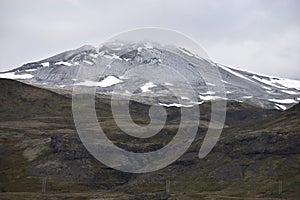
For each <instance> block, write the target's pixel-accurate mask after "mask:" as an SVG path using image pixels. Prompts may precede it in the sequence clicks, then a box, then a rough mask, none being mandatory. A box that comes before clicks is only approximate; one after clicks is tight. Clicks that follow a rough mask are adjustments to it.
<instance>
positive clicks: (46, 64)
mask: <svg viewBox="0 0 300 200" xmlns="http://www.w3.org/2000/svg"><path fill="white" fill-rule="evenodd" d="M41 65H42V66H43V67H49V62H44V63H41Z"/></svg>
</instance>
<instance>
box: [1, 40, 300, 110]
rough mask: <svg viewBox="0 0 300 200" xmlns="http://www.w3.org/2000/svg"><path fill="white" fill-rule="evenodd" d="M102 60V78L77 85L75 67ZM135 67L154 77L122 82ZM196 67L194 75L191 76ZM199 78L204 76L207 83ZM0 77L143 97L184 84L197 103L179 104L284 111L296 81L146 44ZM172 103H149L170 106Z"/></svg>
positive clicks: (93, 51) (79, 54) (85, 50)
mask: <svg viewBox="0 0 300 200" xmlns="http://www.w3.org/2000/svg"><path fill="white" fill-rule="evenodd" d="M105 59H108V60H110V64H109V65H107V68H106V70H105V71H104V73H103V74H101V75H100V76H99V77H96V80H82V79H80V77H78V70H79V69H80V66H83V65H84V66H87V67H86V68H85V70H87V71H89V70H91V72H90V73H91V74H93V70H94V69H95V68H96V66H97V65H96V64H95V63H97V62H101V61H102V60H105ZM140 65H144V66H145V65H147V66H148V68H147V70H148V71H149V70H156V72H155V74H154V75H152V76H151V77H154V78H152V79H150V80H149V79H147V78H148V77H147V76H148V74H147V73H144V74H134V75H131V76H129V78H128V77H126V73H129V72H130V71H131V70H132V69H134V68H136V67H137V66H140ZM163 66H170V67H171V68H170V69H171V70H174V71H176V72H178V73H179V74H180V75H182V76H183V77H185V78H186V80H187V83H184V82H182V81H180V80H179V79H178V76H176V75H174V74H173V73H170V74H168V73H166V72H165V71H161V69H162V68H163ZM196 68H197V69H199V70H198V71H197V70H196ZM215 69H216V70H218V71H219V73H220V76H221V79H222V84H224V87H225V91H224V94H219V93H218V92H216V91H215V90H214V88H216V87H218V86H216V85H219V84H216V83H215V82H214V79H215V77H214V75H213V71H214V70H215ZM145 70H146V69H145ZM147 70H146V71H147ZM171 70H170V71H171ZM199 71H200V73H199ZM86 73H87V74H88V73H89V72H86ZM202 76H206V78H207V79H205V78H204V77H202ZM1 77H2V78H12V79H16V80H20V81H23V82H26V83H29V84H32V85H37V86H45V87H52V88H56V89H59V88H61V89H71V88H72V87H73V85H74V84H75V85H81V86H86V87H94V86H95V87H97V89H98V91H99V92H111V91H112V90H113V89H114V87H115V86H118V87H120V88H121V90H122V91H123V92H122V93H128V94H132V93H134V94H141V95H146V96H151V95H152V96H153V95H155V96H170V95H169V93H168V92H167V90H166V88H172V87H177V88H178V87H181V86H183V85H185V84H190V85H191V86H192V88H193V90H194V91H195V92H196V95H197V102H193V101H192V100H191V99H189V98H187V97H184V96H183V97H181V98H182V100H183V101H184V105H194V104H195V103H196V104H197V103H198V104H199V103H202V102H204V101H210V100H215V99H221V98H228V99H229V100H235V101H239V102H246V103H248V104H251V105H254V106H257V107H262V108H267V109H278V110H286V109H288V108H290V107H292V106H293V105H295V104H297V103H298V102H299V101H300V81H297V80H289V79H283V78H277V77H269V76H264V75H259V74H255V73H251V72H247V71H243V70H240V69H237V68H232V67H228V66H224V65H221V64H218V63H215V62H213V61H211V60H208V59H204V58H200V57H198V56H197V55H195V54H193V53H191V52H189V51H188V50H187V49H184V48H181V47H175V46H160V45H158V44H154V43H149V42H148V43H147V42H145V43H122V42H110V43H106V44H104V45H103V46H101V47H97V48H96V47H92V46H83V47H81V48H79V49H76V50H70V51H66V52H63V53H61V54H58V55H55V56H52V57H50V58H47V59H44V60H41V61H37V62H32V63H27V64H24V65H22V66H21V67H18V68H16V69H13V70H11V71H8V72H3V73H0V78H1ZM159 80H167V81H165V82H161V81H159ZM208 80H209V81H208ZM133 86H138V88H136V90H134V91H130V89H132V88H131V87H133ZM172 101H173V100H170V101H169V102H155V103H165V104H172V103H176V102H172ZM177 103H178V102H177Z"/></svg>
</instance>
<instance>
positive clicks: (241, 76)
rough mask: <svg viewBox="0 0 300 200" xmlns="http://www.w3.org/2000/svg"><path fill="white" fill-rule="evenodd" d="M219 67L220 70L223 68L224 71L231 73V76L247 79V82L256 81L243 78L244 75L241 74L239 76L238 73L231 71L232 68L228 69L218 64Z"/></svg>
mask: <svg viewBox="0 0 300 200" xmlns="http://www.w3.org/2000/svg"><path fill="white" fill-rule="evenodd" d="M217 66H218V67H220V68H222V69H224V70H225V71H227V72H229V73H231V74H233V75H235V76H237V77H240V78H242V79H245V80H247V81H251V82H254V81H252V80H251V79H249V78H247V77H245V76H243V75H241V74H239V73H237V72H235V71H233V70H231V69H230V68H228V67H226V66H223V65H220V64H218V65H217ZM223 82H224V81H223Z"/></svg>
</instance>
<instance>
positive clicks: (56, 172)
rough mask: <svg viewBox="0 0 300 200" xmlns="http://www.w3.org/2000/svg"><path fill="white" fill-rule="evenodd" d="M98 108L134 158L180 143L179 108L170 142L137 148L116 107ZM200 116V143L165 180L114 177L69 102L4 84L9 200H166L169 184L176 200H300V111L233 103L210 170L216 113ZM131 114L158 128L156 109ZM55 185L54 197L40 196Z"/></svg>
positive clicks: (2, 181) (4, 173)
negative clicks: (80, 131)
mask: <svg viewBox="0 0 300 200" xmlns="http://www.w3.org/2000/svg"><path fill="white" fill-rule="evenodd" d="M96 102H97V103H96V109H97V113H98V117H99V118H98V120H99V121H100V123H101V126H102V127H103V129H104V130H105V132H106V134H107V135H108V137H109V138H110V139H111V140H112V141H113V142H114V143H115V144H116V145H118V146H120V147H122V148H125V149H129V150H131V151H136V152H147V151H152V150H154V149H159V148H161V147H162V146H164V145H165V144H167V143H168V142H169V141H170V140H171V139H172V136H173V135H174V134H175V133H176V130H177V126H178V121H179V120H180V115H179V109H180V108H176V107H168V108H166V109H167V112H168V114H169V115H168V121H167V123H166V125H165V127H164V129H163V131H162V132H161V133H159V134H158V135H157V136H155V137H153V138H151V139H147V140H132V138H130V137H129V136H126V135H125V134H123V133H122V132H121V131H120V130H119V129H118V127H117V126H116V125H115V123H114V120H113V118H112V115H111V112H110V106H109V105H110V99H109V98H107V97H105V98H103V97H101V96H100V97H99V98H97V99H96ZM120 103H122V100H120ZM199 106H200V110H201V121H200V125H199V129H198V135H197V137H196V140H195V141H194V143H193V144H192V146H191V147H190V148H189V150H188V151H187V152H186V153H185V154H184V155H183V156H182V157H181V158H180V159H179V160H178V161H176V162H175V163H173V164H172V165H170V166H168V167H166V168H164V169H162V170H159V171H157V172H152V173H147V174H129V173H123V172H119V171H116V170H114V169H111V168H108V167H106V166H105V165H103V164H101V163H100V162H99V161H97V160H96V159H94V158H93V157H92V156H91V155H90V154H89V152H88V151H87V150H86V149H85V147H84V146H83V145H82V143H81V141H80V139H79V137H78V135H77V133H76V129H75V126H74V122H73V119H72V111H71V99H70V98H69V97H67V96H62V95H59V94H57V93H54V92H51V91H48V90H45V89H41V88H36V87H33V86H30V85H26V84H24V83H20V82H17V81H14V80H7V79H0V152H1V154H0V192H1V193H0V199H13V198H15V199H34V198H40V199H42V198H45V199H46V198H47V199H61V198H65V199H67V198H71V199H76V198H77V199H101V198H112V199H114V198H115V199H162V198H164V197H165V196H164V190H165V182H166V180H170V181H171V187H170V197H171V198H173V199H180V198H186V199H204V198H216V199H217V198H219V199H222V198H228V197H229V196H231V197H233V196H236V197H241V198H245V197H252V198H253V197H257V198H258V197H260V198H271V199H275V198H280V197H284V198H288V199H299V198H300V194H299V191H300V188H299V185H300V172H299V169H300V136H299V134H300V105H299V104H298V105H296V106H294V107H292V108H291V109H288V110H286V111H278V110H264V109H259V108H256V107H252V106H250V105H248V104H244V103H239V102H236V101H229V102H228V106H227V107H228V109H227V110H228V111H227V119H226V122H225V129H224V130H223V133H222V135H221V138H220V140H219V141H218V143H217V145H216V146H215V148H214V149H213V151H212V152H211V153H210V154H209V155H208V156H207V157H205V158H204V159H201V160H200V159H199V158H198V151H199V148H200V146H201V143H202V139H203V137H204V134H205V132H206V129H207V124H208V121H209V115H210V113H209V108H210V104H209V103H204V104H202V105H199ZM131 108H132V112H131V114H132V117H133V119H134V120H135V121H136V122H137V123H140V124H147V123H149V119H148V116H147V115H146V113H147V112H148V109H149V106H148V105H144V104H141V103H137V102H132V104H131ZM46 177H47V181H46V182H47V186H46V189H47V194H41V193H40V192H41V187H42V181H43V179H45V178H46ZM280 183H282V193H281V194H279V191H278V186H279V185H280Z"/></svg>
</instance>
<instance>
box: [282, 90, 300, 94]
mask: <svg viewBox="0 0 300 200" xmlns="http://www.w3.org/2000/svg"><path fill="white" fill-rule="evenodd" d="M281 91H282V92H284V93H287V94H300V93H299V92H295V91H290V90H281Z"/></svg>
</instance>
